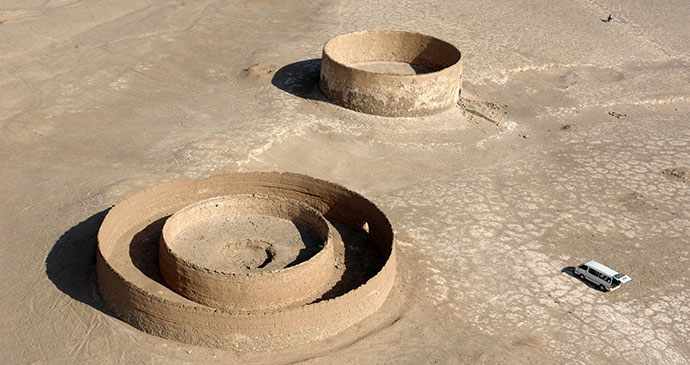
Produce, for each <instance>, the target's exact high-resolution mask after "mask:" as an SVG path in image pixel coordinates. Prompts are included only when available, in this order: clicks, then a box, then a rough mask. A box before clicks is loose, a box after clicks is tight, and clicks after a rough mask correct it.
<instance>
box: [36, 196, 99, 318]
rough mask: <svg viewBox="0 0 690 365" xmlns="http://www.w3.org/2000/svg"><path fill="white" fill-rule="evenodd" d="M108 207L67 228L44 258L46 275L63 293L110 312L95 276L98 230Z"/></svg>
mask: <svg viewBox="0 0 690 365" xmlns="http://www.w3.org/2000/svg"><path fill="white" fill-rule="evenodd" d="M109 210H110V208H108V209H105V210H103V211H100V212H98V213H96V214H94V215H92V216H91V217H89V218H87V219H86V220H84V221H83V222H81V223H79V224H77V225H76V226H74V227H72V228H70V229H69V230H68V231H67V232H65V233H63V234H62V236H60V238H59V239H58V240H57V242H55V245H53V248H52V249H51V250H50V252H49V253H48V256H47V257H46V260H45V263H46V275H47V276H48V279H50V281H52V282H53V284H54V285H55V286H56V287H57V288H58V289H59V290H60V291H62V292H63V293H65V294H67V295H69V296H70V297H71V298H72V299H75V300H78V301H80V302H82V303H85V304H88V305H90V306H91V307H93V308H96V309H98V310H100V311H101V312H103V313H105V314H108V315H112V313H110V311H108V310H107V309H106V307H105V305H104V304H103V301H102V300H101V296H100V294H99V292H98V284H97V277H96V250H97V248H98V230H99V229H100V228H101V223H103V219H105V216H106V214H107V213H108V211H109Z"/></svg>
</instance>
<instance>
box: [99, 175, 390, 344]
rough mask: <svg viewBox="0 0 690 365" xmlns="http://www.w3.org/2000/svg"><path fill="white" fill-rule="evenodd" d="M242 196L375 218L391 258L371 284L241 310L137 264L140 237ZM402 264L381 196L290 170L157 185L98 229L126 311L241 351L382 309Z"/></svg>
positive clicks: (375, 238)
mask: <svg viewBox="0 0 690 365" xmlns="http://www.w3.org/2000/svg"><path fill="white" fill-rule="evenodd" d="M238 194H262V195H266V196H271V197H278V198H285V199H292V200H295V201H299V202H302V203H304V204H307V205H309V206H310V207H312V208H313V209H315V210H316V211H317V212H319V213H320V214H321V215H323V216H324V217H325V218H326V219H329V221H332V222H337V224H343V225H347V226H349V227H352V228H356V229H359V230H361V229H362V227H365V224H366V227H368V236H369V241H368V242H370V244H371V245H373V246H374V248H375V252H376V253H377V254H378V255H380V256H381V265H380V266H379V267H378V270H377V271H376V272H375V273H373V274H372V275H371V276H370V277H369V278H368V279H367V280H366V281H365V282H364V283H363V284H362V285H359V286H358V287H356V288H352V289H350V290H348V291H346V292H344V293H342V294H341V295H337V296H335V297H331V296H329V295H328V293H325V294H324V296H323V297H322V298H320V299H318V300H314V301H312V302H310V303H307V304H304V305H299V306H294V307H286V308H282V309H269V310H259V311H240V310H229V309H223V308H214V307H209V306H206V305H203V304H201V303H197V302H195V301H192V300H189V299H187V298H185V297H184V296H181V295H179V294H178V293H176V292H175V291H173V290H171V289H170V288H169V287H168V286H167V285H165V282H164V281H163V280H162V279H161V280H156V276H155V275H152V273H150V272H144V271H146V270H143V269H142V268H141V265H140V264H138V263H137V262H138V261H140V260H141V257H138V256H137V255H138V254H137V251H136V249H134V248H133V247H132V244H133V242H135V241H136V240H137V236H138V235H141V234H145V233H146V231H147V230H151V229H156V228H155V227H160V225H161V224H162V222H164V221H165V220H166V219H167V218H168V217H169V216H171V215H172V214H174V213H175V212H177V211H180V210H181V209H183V208H184V207H186V206H188V205H190V204H194V203H195V202H199V201H202V200H206V199H210V198H213V197H219V196H227V195H238ZM152 227H154V228H152ZM158 229H160V228H158ZM312 259H313V258H312ZM298 266H299V265H298ZM395 266H396V264H395V248H394V244H393V232H392V228H391V225H390V222H389V221H388V219H387V218H386V216H385V215H384V214H383V212H381V211H380V210H379V209H378V208H377V207H376V206H375V205H374V204H373V203H371V202H370V201H369V200H367V199H366V198H364V197H362V196H361V195H359V194H357V193H355V192H352V191H350V190H347V189H346V188H344V187H342V186H340V185H336V184H332V183H329V182H326V181H322V180H317V179H314V178H311V177H308V176H304V175H297V174H290V173H234V174H225V175H218V176H214V177H211V178H207V179H204V180H175V181H172V182H168V183H164V184H161V185H157V186H154V187H151V188H149V189H146V190H144V191H142V192H139V193H137V194H134V195H133V196H131V197H129V198H127V199H125V200H124V201H122V202H121V203H119V204H117V205H116V206H115V207H113V208H112V209H111V210H110V212H109V213H108V215H107V216H106V218H105V220H104V221H103V224H102V225H101V228H100V230H99V233H98V254H97V273H98V286H99V290H100V292H101V296H102V297H103V300H104V302H105V304H106V306H107V307H108V308H109V309H110V310H112V311H113V312H114V313H115V314H116V315H117V316H118V317H119V318H121V319H122V320H124V321H125V322H127V323H129V324H131V325H132V326H134V327H136V328H138V329H141V330H143V331H146V332H148V333H151V334H154V335H157V336H160V337H164V338H169V339H174V340H177V341H181V342H186V343H192V344H198V345H204V346H213V347H224V348H230V349H233V350H237V351H254V350H273V349H281V348H287V347H291V346H293V345H297V344H304V343H308V342H311V341H316V340H321V339H324V338H327V337H329V336H332V335H334V334H337V333H339V332H341V331H343V330H345V329H347V328H348V327H350V326H352V325H354V324H355V323H357V322H359V321H361V320H363V319H364V318H366V317H367V316H369V315H370V314H372V313H374V312H376V311H377V310H378V309H379V308H380V306H381V305H382V304H383V302H384V300H385V298H386V297H387V295H388V293H389V292H390V290H391V287H392V284H393V281H394V277H395ZM154 274H155V273H154ZM335 286H336V287H337V284H336V285H335Z"/></svg>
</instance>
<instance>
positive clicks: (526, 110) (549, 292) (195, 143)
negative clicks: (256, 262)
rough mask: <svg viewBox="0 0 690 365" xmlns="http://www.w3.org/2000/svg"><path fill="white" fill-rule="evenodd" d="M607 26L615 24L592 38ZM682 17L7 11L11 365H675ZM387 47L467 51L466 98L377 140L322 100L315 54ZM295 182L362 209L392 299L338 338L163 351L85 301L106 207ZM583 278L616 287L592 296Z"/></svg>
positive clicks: (7, 330)
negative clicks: (384, 235)
mask: <svg viewBox="0 0 690 365" xmlns="http://www.w3.org/2000/svg"><path fill="white" fill-rule="evenodd" d="M610 13H613V19H612V21H611V22H608V23H604V22H602V21H601V19H604V18H606V17H607V16H608V14H610ZM688 17H690V8H688V7H687V4H686V3H685V2H684V1H679V0H673V1H666V2H663V3H649V4H648V3H645V2H639V1H624V2H613V1H606V0H577V1H573V2H568V3H562V2H560V3H552V4H550V5H549V6H544V4H543V3H536V2H531V1H517V2H507V1H486V2H465V1H463V2H460V3H458V2H449V1H440V2H439V1H434V2H430V1H408V0H402V1H396V2H389V1H384V2H376V3H371V2H367V1H350V2H336V1H331V0H325V1H320V2H313V3H310V2H306V3H305V2H297V1H290V0H288V1H284V2H279V3H278V2H266V1H251V2H250V1H236V2H223V1H199V2H177V1H162V2H160V1H158V2H130V1H122V0H120V1H109V2H105V1H93V2H81V1H69V2H68V1H48V2H43V3H34V2H28V3H22V4H19V5H17V4H13V3H6V4H2V5H0V39H2V40H3V41H2V42H0V87H2V90H3V91H4V92H3V94H2V97H0V265H2V267H3V270H2V273H1V274H0V275H1V277H0V278H1V279H2V280H0V289H1V290H2V293H4V295H3V296H2V297H0V312H2V314H3V315H2V316H0V328H1V330H0V353H2V354H3V359H5V360H6V362H9V363H92V362H98V363H104V362H105V363H113V362H125V363H199V362H203V363H245V362H257V363H281V362H296V361H304V362H307V363H334V362H340V363H346V362H347V363H353V362H354V363H458V362H460V363H561V362H566V361H567V362H572V363H649V364H658V363H664V364H685V363H688V362H689V361H690V341H688V338H690V325H689V323H690V305H689V304H688V303H690V280H689V278H688V276H689V274H690V270H689V269H688V267H690V209H689V208H688V207H690V182H688V171H690V86H689V85H690V64H689V62H690V48H689V47H688V45H689V44H690V32H689V31H688V29H687V25H686V23H687V19H688ZM373 28H391V29H402V30H410V31H416V32H421V33H425V34H429V35H432V36H435V37H438V38H440V39H443V40H446V41H449V42H451V43H453V44H455V45H456V46H458V48H459V49H460V50H461V51H462V52H463V58H464V73H463V82H464V83H463V85H464V86H463V90H462V97H463V99H462V100H461V102H460V103H459V104H458V106H457V107H455V108H453V109H451V110H448V111H445V112H443V113H440V114H438V115H435V116H431V117H424V118H383V117H375V116H369V115H363V114H358V113H355V112H350V111H348V110H344V109H342V108H339V107H337V106H335V105H332V104H330V103H328V102H327V101H326V100H325V99H324V98H323V96H322V95H321V94H320V93H319V92H318V89H317V83H318V70H319V68H318V67H319V63H318V58H319V57H320V52H321V47H322V46H323V44H324V43H325V42H326V41H327V40H328V39H329V38H331V37H333V36H336V35H338V34H343V33H347V32H351V31H357V30H364V29H373ZM272 170H279V171H293V172H298V173H304V174H308V175H310V176H314V177H317V178H321V179H326V180H330V181H334V182H337V183H339V184H342V185H344V186H346V187H348V188H350V189H352V190H354V191H357V192H359V193H361V194H363V195H364V196H366V197H367V198H369V199H371V200H372V201H373V202H375V203H376V204H377V205H378V206H379V207H380V208H381V209H382V210H383V211H384V212H385V213H386V214H387V215H388V217H389V218H390V221H391V222H392V224H393V227H394V229H395V233H396V238H397V244H398V254H399V256H398V258H399V272H398V273H399V275H398V276H399V280H398V282H397V284H396V289H395V293H394V295H393V296H392V297H391V298H390V299H389V300H388V301H387V302H386V303H385V304H384V307H383V308H382V310H381V311H380V312H379V313H377V314H375V315H373V316H372V317H370V318H369V319H368V320H366V321H365V322H364V323H361V324H359V325H357V326H354V327H353V328H351V329H349V330H348V331H346V332H345V333H342V334H340V335H338V336H336V337H334V338H331V339H329V340H326V341H322V342H317V343H313V344H311V345H309V346H304V347H298V348H294V349H290V350H286V351H283V352H280V353H257V354H236V353H233V352H228V351H224V350H222V349H208V348H203V347H196V346H191V345H185V344H181V343H177V342H173V341H168V340H163V339H160V338H157V337H153V336H150V335H147V334H145V333H142V332H140V331H138V330H136V329H134V328H133V327H131V326H129V325H127V324H126V323H124V322H122V321H120V320H118V319H117V318H115V317H114V316H113V315H112V314H111V313H109V312H108V311H107V310H106V309H105V307H104V306H103V303H102V302H101V301H100V297H99V295H98V292H97V290H96V289H95V286H94V284H95V273H94V270H93V266H94V260H95V256H94V255H95V244H96V241H95V235H96V232H97V230H98V227H99V225H100V222H101V221H102V219H103V217H104V214H105V210H106V209H107V208H108V207H110V206H112V205H113V204H115V203H117V202H118V201H120V200H121V199H123V198H125V197H127V196H129V195H131V194H132V193H134V192H137V191H139V190H141V189H142V188H144V187H146V186H149V185H152V184H155V183H158V182H161V181H165V180H170V179H173V178H178V177H188V178H200V177H204V176H210V175H214V174H217V173H221V172H230V171H272ZM590 259H595V260H597V261H600V262H602V263H604V264H606V265H608V266H611V267H612V268H614V269H616V270H618V271H621V272H624V273H626V274H628V275H630V276H631V277H632V281H630V282H628V283H626V284H624V285H623V286H622V287H621V288H620V289H619V290H617V291H614V292H609V293H602V292H600V291H598V290H597V289H595V288H593V287H590V286H589V285H587V284H586V283H583V282H581V281H579V280H578V279H577V278H575V277H574V276H572V275H571V273H572V267H573V266H577V265H578V264H580V263H582V262H584V261H587V260H590Z"/></svg>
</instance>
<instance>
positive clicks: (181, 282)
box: [159, 194, 334, 311]
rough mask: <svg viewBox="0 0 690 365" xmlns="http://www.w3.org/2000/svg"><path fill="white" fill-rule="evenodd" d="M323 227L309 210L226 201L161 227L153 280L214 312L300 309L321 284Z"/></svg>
mask: <svg viewBox="0 0 690 365" xmlns="http://www.w3.org/2000/svg"><path fill="white" fill-rule="evenodd" d="M333 260H334V256H333V243H332V242H331V233H330V230H329V226H328V223H327V222H326V220H325V219H324V217H323V216H322V215H321V214H320V213H319V212H317V211H316V210H315V209H314V208H312V207H310V206H308V205H306V204H304V203H300V202H298V201H296V200H292V199H287V198H281V197H271V196H266V195H259V194H254V195H247V194H242V195H229V196H222V197H215V198H211V199H208V200H203V201H200V202H197V203H194V204H191V205H188V206H187V207H185V208H183V209H181V210H179V211H178V212H176V213H175V214H173V215H172V216H171V217H170V218H169V219H168V220H167V221H166V222H165V225H164V226H163V233H162V235H161V241H160V253H159V265H160V272H161V275H162V276H163V279H165V282H166V283H167V284H168V286H169V287H170V288H171V289H173V290H174V291H176V292H177V293H179V294H180V295H182V296H184V297H186V298H188V299H191V300H193V301H195V302H198V303H201V304H205V305H208V306H211V307H215V308H224V309H235V310H246V311H252V310H266V309H277V308H283V307H287V306H290V305H294V304H296V303H300V302H304V301H305V300H307V299H308V298H310V297H312V296H313V295H314V294H315V293H317V292H319V291H320V290H321V291H323V287H324V286H325V285H326V284H327V283H328V280H329V279H330V277H331V274H332V271H333V268H334V264H333Z"/></svg>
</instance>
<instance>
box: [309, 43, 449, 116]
mask: <svg viewBox="0 0 690 365" xmlns="http://www.w3.org/2000/svg"><path fill="white" fill-rule="evenodd" d="M376 63H380V64H386V63H388V64H393V65H395V64H398V65H399V64H403V65H404V64H407V65H410V66H408V67H410V68H411V69H415V70H417V71H419V72H417V73H413V74H400V72H396V71H394V70H395V69H400V67H399V66H397V67H392V68H389V69H388V70H386V68H378V70H377V67H372V65H375V64H376ZM363 65H365V66H366V67H363ZM461 85H462V55H461V53H460V51H459V50H458V49H457V48H456V47H454V46H453V45H451V44H450V43H447V42H444V41H442V40H440V39H437V38H434V37H430V36H426V35H422V34H418V33H411V32H403V31H395V30H374V31H364V32H356V33H349V34H344V35H340V36H338V37H335V38H333V39H331V40H330V41H328V42H327V43H326V45H325V46H324V48H323V56H322V63H321V78H320V88H321V91H322V92H323V93H324V94H325V95H326V97H328V99H330V100H331V101H332V102H334V103H335V104H338V105H340V106H343V107H345V108H348V109H352V110H356V111H359V112H363V113H368V114H376V115H383V116H390V117H401V116H423V115H430V114H434V113H438V112H440V111H443V110H445V109H448V108H449V107H451V106H453V105H455V104H456V103H457V101H458V98H459V95H460V88H461Z"/></svg>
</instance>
